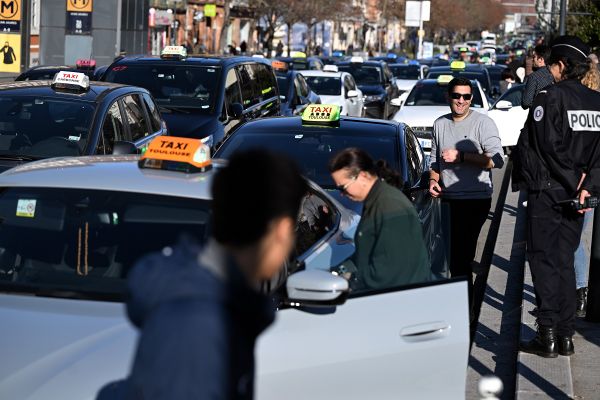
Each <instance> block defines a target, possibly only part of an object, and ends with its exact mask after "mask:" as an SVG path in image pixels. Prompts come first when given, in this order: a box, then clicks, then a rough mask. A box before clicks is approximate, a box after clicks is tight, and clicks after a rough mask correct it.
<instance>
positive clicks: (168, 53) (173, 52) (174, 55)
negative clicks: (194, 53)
mask: <svg viewBox="0 0 600 400" xmlns="http://www.w3.org/2000/svg"><path fill="white" fill-rule="evenodd" d="M186 57H187V50H186V49H185V47H183V46H165V48H164V49H163V50H162V51H161V52H160V58H166V59H178V60H181V59H184V58H186Z"/></svg>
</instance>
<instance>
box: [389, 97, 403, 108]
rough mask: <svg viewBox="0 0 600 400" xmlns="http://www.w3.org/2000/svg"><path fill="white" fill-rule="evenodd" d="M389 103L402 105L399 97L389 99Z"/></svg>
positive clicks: (396, 105) (395, 105)
mask: <svg viewBox="0 0 600 400" xmlns="http://www.w3.org/2000/svg"><path fill="white" fill-rule="evenodd" d="M390 104H391V105H393V106H394V107H402V100H400V97H396V98H395V99H392V100H390Z"/></svg>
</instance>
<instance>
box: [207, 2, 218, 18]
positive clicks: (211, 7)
mask: <svg viewBox="0 0 600 400" xmlns="http://www.w3.org/2000/svg"><path fill="white" fill-rule="evenodd" d="M204 16H205V17H210V18H214V17H216V16H217V5H216V4H205V5H204Z"/></svg>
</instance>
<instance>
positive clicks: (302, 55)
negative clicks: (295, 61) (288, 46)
mask: <svg viewBox="0 0 600 400" xmlns="http://www.w3.org/2000/svg"><path fill="white" fill-rule="evenodd" d="M290 57H292V58H306V53H304V52H302V51H292V52H291V53H290Z"/></svg>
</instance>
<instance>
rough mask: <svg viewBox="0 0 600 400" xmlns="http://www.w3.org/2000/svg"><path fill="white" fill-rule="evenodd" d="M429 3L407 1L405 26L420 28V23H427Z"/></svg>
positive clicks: (429, 11)
mask: <svg viewBox="0 0 600 400" xmlns="http://www.w3.org/2000/svg"><path fill="white" fill-rule="evenodd" d="M430 14H431V1H407V2H406V13H405V18H404V25H405V26H414V27H419V26H421V24H420V22H421V21H429V18H430Z"/></svg>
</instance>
